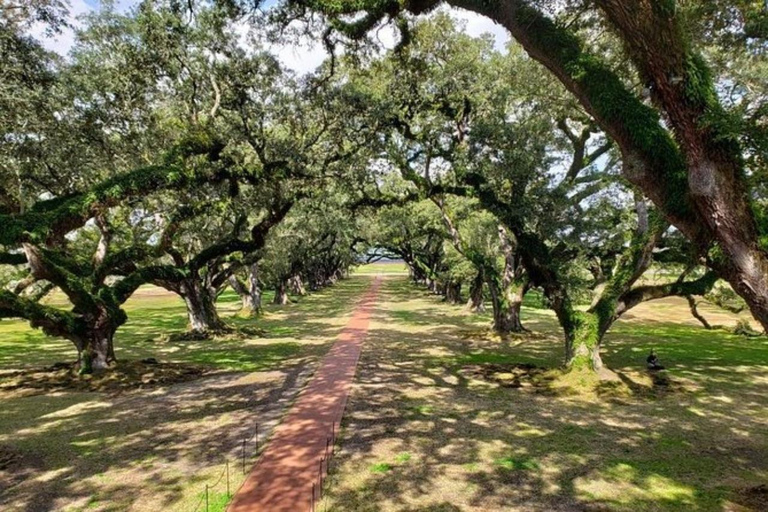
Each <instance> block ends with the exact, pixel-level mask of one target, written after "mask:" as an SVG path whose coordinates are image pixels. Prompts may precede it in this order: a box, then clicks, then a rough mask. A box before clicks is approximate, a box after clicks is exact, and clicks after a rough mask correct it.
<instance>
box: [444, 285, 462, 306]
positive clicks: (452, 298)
mask: <svg viewBox="0 0 768 512" xmlns="http://www.w3.org/2000/svg"><path fill="white" fill-rule="evenodd" d="M445 301H446V302H450V303H451V304H461V302H462V300H461V283H460V282H449V283H448V284H446V285H445Z"/></svg>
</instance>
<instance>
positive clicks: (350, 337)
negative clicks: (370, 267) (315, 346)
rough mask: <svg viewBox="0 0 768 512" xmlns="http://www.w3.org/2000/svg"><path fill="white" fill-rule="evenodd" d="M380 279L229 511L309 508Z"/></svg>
mask: <svg viewBox="0 0 768 512" xmlns="http://www.w3.org/2000/svg"><path fill="white" fill-rule="evenodd" d="M380 284H381V278H380V277H377V278H376V279H375V280H374V282H373V284H372V285H371V287H370V289H369V290H368V291H367V292H366V294H365V296H364V297H363V298H362V300H361V301H360V302H359V303H358V305H357V306H356V309H355V312H354V313H353V316H352V319H351V320H350V321H349V323H348V324H347V325H346V327H344V330H342V331H341V333H340V334H339V336H338V338H336V342H335V343H334V344H333V347H332V348H331V350H330V351H329V352H328V354H327V355H326V356H325V358H323V360H322V362H321V363H320V367H319V368H318V370H317V372H316V373H315V375H314V377H313V378H312V380H311V381H310V383H309V384H308V385H307V387H306V388H305V389H304V390H303V391H302V392H301V394H300V395H299V396H298V398H297V399H296V403H295V404H294V405H293V407H291V410H290V411H288V413H287V414H286V416H285V418H283V421H282V422H281V423H280V424H279V425H278V426H277V427H275V432H274V435H273V436H272V439H271V440H270V442H269V444H268V445H267V447H266V449H265V450H264V453H263V454H262V456H261V458H260V459H259V462H258V464H257V465H256V467H254V468H253V470H252V471H251V474H250V475H248V478H247V479H246V480H245V482H244V483H243V485H242V487H240V489H239V490H238V491H237V493H236V494H235V497H234V498H233V500H232V503H231V504H230V506H229V508H228V509H227V510H228V511H229V512H309V510H310V500H311V495H312V484H313V483H316V482H317V481H318V473H319V471H320V459H321V458H323V457H324V456H325V454H326V443H327V440H328V437H329V436H331V434H332V432H333V431H336V432H337V431H338V427H339V423H340V422H341V416H342V415H343V413H344V404H345V403H346V401H347V395H348V394H349V389H350V387H351V385H352V380H353V379H354V377H355V368H356V367H357V360H358V358H359V356H360V347H361V346H362V343H363V340H364V339H365V336H366V333H367V332H368V323H369V318H370V314H371V309H372V308H373V305H374V303H375V300H376V295H377V293H378V290H379V285H380ZM323 469H325V468H323Z"/></svg>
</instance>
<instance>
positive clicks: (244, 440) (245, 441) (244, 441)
mask: <svg viewBox="0 0 768 512" xmlns="http://www.w3.org/2000/svg"><path fill="white" fill-rule="evenodd" d="M247 442H248V441H247V440H246V439H243V474H245V443H247Z"/></svg>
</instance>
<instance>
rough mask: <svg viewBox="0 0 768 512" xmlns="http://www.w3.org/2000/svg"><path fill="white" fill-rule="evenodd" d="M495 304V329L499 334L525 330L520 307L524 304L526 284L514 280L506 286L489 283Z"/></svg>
mask: <svg viewBox="0 0 768 512" xmlns="http://www.w3.org/2000/svg"><path fill="white" fill-rule="evenodd" d="M488 289H489V290H490V292H491V304H492V306H493V330H494V331H496V332H497V333H499V334H509V333H511V332H525V331H526V329H525V327H523V323H522V321H521V320H520V308H521V306H522V305H523V295H524V292H525V285H524V284H522V283H516V282H512V283H509V284H508V285H507V286H506V288H502V287H501V285H500V284H499V283H491V282H489V283H488Z"/></svg>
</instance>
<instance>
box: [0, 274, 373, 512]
mask: <svg viewBox="0 0 768 512" xmlns="http://www.w3.org/2000/svg"><path fill="white" fill-rule="evenodd" d="M369 282H370V279H369V278H368V277H360V278H355V279H350V280H346V281H342V282H340V283H338V284H337V285H335V286H333V287H331V288H328V289H325V290H323V291H320V292H318V293H315V294H312V295H310V296H307V297H304V298H301V299H300V300H299V301H298V303H296V304H290V305H288V306H284V307H278V306H272V305H271V304H268V305H267V306H266V313H265V316H264V317H263V318H260V319H253V320H252V319H239V318H234V317H231V315H232V314H233V313H234V312H236V311H237V309H238V308H239V302H238V301H237V299H236V298H235V296H233V295H230V294H226V295H224V296H223V297H222V299H221V301H220V311H221V313H222V315H223V316H224V317H225V318H227V321H229V322H230V323H232V324H235V325H237V326H239V327H258V328H260V329H263V330H265V331H266V333H265V335H264V336H261V337H256V336H250V337H249V336H246V337H240V338H232V339H230V338H226V339H221V340H204V341H169V340H168V335H169V334H171V333H173V332H178V331H182V330H183V329H184V328H185V325H186V317H185V309H184V306H183V303H182V302H181V300H180V299H178V298H177V297H175V296H173V295H169V294H168V293H165V292H164V291H162V290H159V289H157V288H152V287H147V288H143V289H141V290H140V291H139V293H137V295H136V296H134V297H133V298H132V299H131V300H130V301H129V302H128V303H127V304H126V309H127V311H128V315H129V320H128V322H127V323H126V324H125V325H124V326H123V327H122V328H121V329H120V330H119V331H118V333H117V336H116V338H115V345H116V352H117V358H118V360H120V361H122V362H127V361H131V360H136V359H141V358H145V357H155V358H157V359H158V360H161V361H172V362H176V363H194V364H198V365H205V366H206V367H207V368H208V369H209V373H208V375H206V376H204V377H202V378H200V379H198V380H195V381H193V382H186V383H181V384H175V385H170V386H155V387H150V388H149V389H135V390H129V391H124V392H120V393H102V392H77V391H61V390H57V391H53V392H47V393H44V394H41V393H39V392H38V393H36V394H32V395H30V394H29V393H19V392H18V391H19V390H17V391H15V392H4V393H2V392H0V400H2V407H0V510H2V511H3V512H5V511H25V512H31V511H52V510H57V511H58V510H62V511H81V510H82V511H86V510H87V511H124V510H131V511H148V512H149V511H152V512H156V511H160V510H163V511H184V512H191V511H193V510H195V507H196V506H197V505H198V503H200V501H201V500H202V499H203V498H204V496H203V494H202V493H203V490H204V489H205V484H206V483H209V484H214V483H215V482H216V480H217V479H218V478H219V477H220V475H221V474H222V472H225V471H226V466H225V461H226V460H228V461H230V463H231V467H230V487H231V490H232V491H234V490H235V489H236V488H237V486H238V485H239V484H240V482H241V481H242V479H243V476H242V469H241V465H242V461H241V455H242V440H243V439H244V438H249V437H252V436H253V433H254V429H255V427H256V425H257V424H258V426H259V431H260V432H259V438H260V440H261V442H262V443H263V441H264V440H265V439H266V437H267V436H268V435H269V432H270V430H271V428H272V427H273V426H274V425H275V424H276V423H277V422H278V421H279V418H280V417H281V415H282V413H283V412H284V410H285V408H286V406H287V405H289V404H290V403H291V401H292V399H293V397H294V396H295V394H296V393H297V392H298V390H299V389H300V388H301V386H302V385H303V383H304V382H305V381H306V379H307V378H308V377H309V375H310V374H311V372H312V371H313V369H314V366H315V363H316V361H317V360H318V359H319V356H321V355H322V354H324V353H325V351H326V350H327V349H328V348H329V346H330V343H331V342H332V341H333V339H334V338H335V336H336V335H337V333H338V332H339V331H340V330H341V328H342V327H343V326H344V324H345V323H346V321H347V318H348V316H349V314H350V313H351V311H352V308H353V306H354V303H355V301H356V300H357V298H358V297H359V296H360V295H361V294H362V292H363V291H364V290H365V289H366V288H367V286H368V284H369ZM270 298H271V297H270V296H269V295H268V296H267V297H266V299H267V300H269V299H270ZM53 300H60V299H59V298H57V297H54V298H53ZM74 359H75V351H74V348H73V346H72V344H71V343H70V342H68V341H65V340H56V339H50V338H46V337H45V336H44V335H42V333H40V332H39V331H36V330H33V329H31V328H29V327H28V326H27V325H26V324H24V323H22V322H17V321H5V320H4V321H2V322H0V383H2V381H3V379H8V378H11V376H12V375H13V371H14V370H18V369H24V368H35V367H42V366H48V365H51V364H53V363H56V362H60V361H73V360H74ZM255 451H256V444H255V440H254V439H251V441H250V442H248V443H247V446H246V456H247V460H246V463H247V465H248V466H250V461H252V457H253V455H254V454H255ZM209 500H210V505H211V508H210V510H223V509H224V506H225V504H226V501H227V498H226V478H224V479H222V480H221V481H220V482H219V483H218V485H216V486H215V487H212V489H211V492H210V495H209ZM202 510H204V508H203V509H202Z"/></svg>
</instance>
